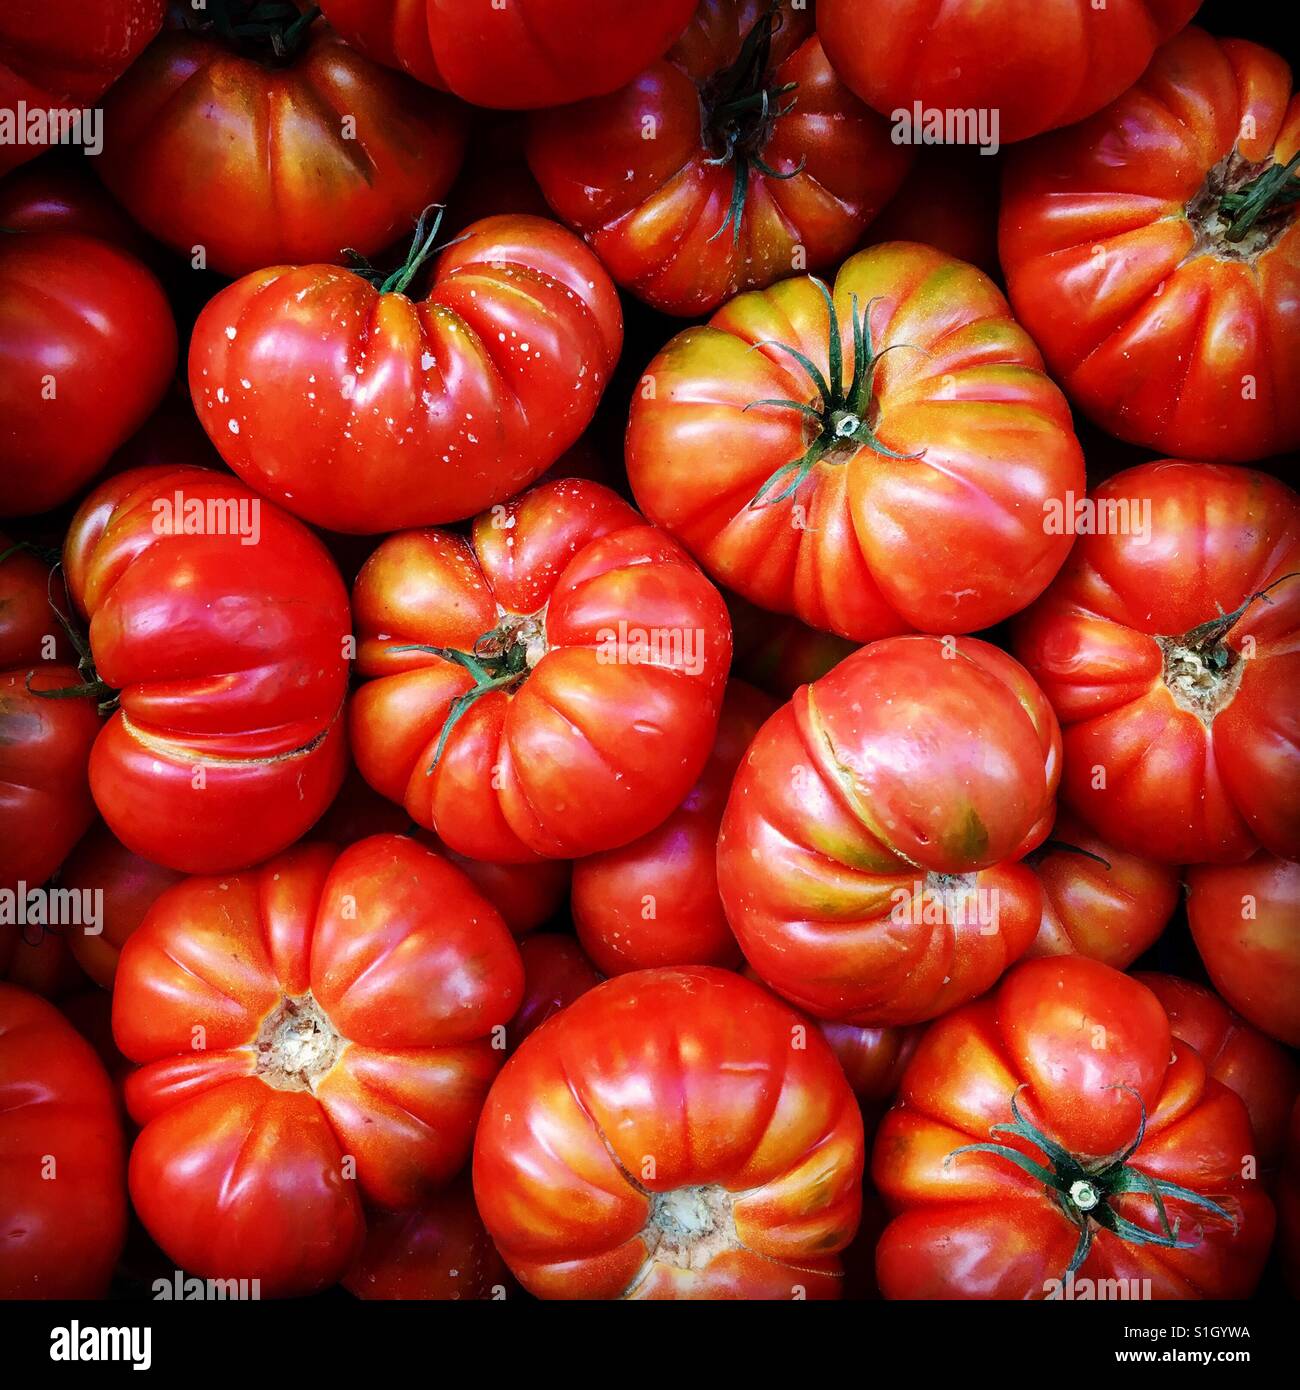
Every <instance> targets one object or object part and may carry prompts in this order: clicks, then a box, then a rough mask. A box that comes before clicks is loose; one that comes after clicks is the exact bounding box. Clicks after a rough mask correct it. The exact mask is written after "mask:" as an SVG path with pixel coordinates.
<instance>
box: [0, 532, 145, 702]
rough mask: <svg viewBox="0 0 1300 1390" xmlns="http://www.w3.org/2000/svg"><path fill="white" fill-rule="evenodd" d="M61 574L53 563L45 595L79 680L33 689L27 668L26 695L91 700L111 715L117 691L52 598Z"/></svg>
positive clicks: (43, 697)
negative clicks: (102, 675)
mask: <svg viewBox="0 0 1300 1390" xmlns="http://www.w3.org/2000/svg"><path fill="white" fill-rule="evenodd" d="M21 548H22V547H21V546H14V547H12V549H10V550H6V551H5V553H4V555H0V561H3V560H4V559H5V557H6V556H8V555H10V554H12V553H13V550H17V549H21ZM62 574H63V567H62V566H61V565H59V564H58V563H56V564H55V565H54V566H53V567H52V568H51V570H50V578H49V583H48V585H47V587H46V597H47V598H48V599H49V601H50V608H51V609H52V610H53V612H54V616H55V617H56V618H57V619H58V620H59V626H60V627H62V629H63V631H64V633H65V634H66V636H67V639H68V641H69V642H70V643H71V645H72V649H73V651H75V652H76V653H77V672H78V674H79V675H80V676H81V681H80V683H79V684H77V685H64V686H60V687H59V688H58V689H56V690H34V689H33V688H32V677H33V676H34V675H35V674H36V672H35V670H31V671H28V673H27V679H26V680H25V681H24V685H25V686H26V688H27V693H28V694H29V695H35V696H36V697H37V698H38V699H41V700H83V699H87V698H89V699H93V700H94V701H95V703H96V706H97V708H98V710H99V712H100V714H112V713H113V711H114V710H115V709H116V708H117V705H118V700H119V698H120V696H121V692H120V691H118V690H115V689H114V688H113V687H112V686H111V685H109V684H108V682H107V681H105V680H102V679H101V678H100V675H99V672H98V671H96V670H95V658H94V655H93V653H92V652H91V650H90V641H89V639H88V638H87V637H85V636H84V635H83V634H82V632H81V631H80V629H79V628H78V627H77V625H76V623H74V622H73V621H72V619H71V618H69V617H68V615H67V614H66V613H65V612H64V611H63V609H62V608H60V607H59V605H58V603H57V602H56V601H55V598H54V593H53V587H54V581H55V578H56V577H57V576H61V575H62ZM64 596H65V598H66V597H67V596H68V594H67V582H66V580H65V581H64Z"/></svg>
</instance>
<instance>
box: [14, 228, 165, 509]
mask: <svg viewBox="0 0 1300 1390" xmlns="http://www.w3.org/2000/svg"><path fill="white" fill-rule="evenodd" d="M175 367H176V325H175V323H174V322H173V321H172V315H171V310H170V308H169V307H168V305H167V301H166V299H165V298H164V297H163V292H162V289H161V287H160V286H159V284H158V282H157V281H156V280H155V279H154V277H153V276H152V275H151V274H150V273H149V271H148V270H146V269H145V267H144V266H143V265H142V264H141V263H140V262H139V261H137V260H136V259H135V257H134V256H131V255H129V254H128V253H127V252H125V251H123V250H119V249H118V248H116V247H114V246H110V245H108V243H106V242H102V241H95V240H93V239H92V238H90V237H86V236H78V235H75V234H71V233H56V232H32V233H28V234H23V235H21V236H18V235H15V236H0V421H2V422H3V423H0V516H15V515H16V516H24V515H29V514H31V513H34V512H42V511H46V510H48V509H49V508H51V507H56V506H58V504H59V503H60V502H66V501H67V500H68V498H69V497H71V496H72V495H73V494H74V493H76V492H78V491H79V490H80V489H81V488H82V486H83V485H84V484H86V483H88V482H89V481H90V479H91V478H93V477H94V475H95V474H96V473H97V472H99V470H100V469H101V468H102V467H103V466H104V464H105V463H106V462H107V461H108V457H109V455H110V454H111V453H112V452H113V450H114V449H116V448H117V447H118V445H119V444H122V443H123V442H124V441H125V440H126V439H127V438H128V437H129V436H130V435H131V434H132V433H133V432H134V431H135V430H136V429H138V428H139V426H140V425H142V424H143V423H144V421H145V420H146V419H147V418H148V416H149V414H150V412H151V411H152V410H153V408H154V407H155V406H156V405H157V404H158V402H159V401H160V400H161V399H162V396H163V392H164V391H165V390H166V389H167V384H168V382H169V381H170V380H171V377H172V373H173V371H174V370H175Z"/></svg>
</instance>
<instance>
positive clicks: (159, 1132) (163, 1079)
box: [113, 835, 523, 1296]
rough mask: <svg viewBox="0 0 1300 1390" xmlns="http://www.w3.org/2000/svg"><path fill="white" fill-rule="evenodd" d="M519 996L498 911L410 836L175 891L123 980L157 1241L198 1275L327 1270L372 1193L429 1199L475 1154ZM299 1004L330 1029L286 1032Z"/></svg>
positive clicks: (119, 1023)
mask: <svg viewBox="0 0 1300 1390" xmlns="http://www.w3.org/2000/svg"><path fill="white" fill-rule="evenodd" d="M349 904H351V906H349ZM522 988H523V969H522V967H521V965H520V961H519V953H518V951H517V950H516V949H515V946H514V943H513V941H512V939H511V937H510V934H509V932H508V931H507V930H506V928H505V924H504V923H503V922H502V921H501V918H500V917H499V915H498V914H497V913H496V912H495V910H494V909H493V908H492V907H491V906H490V905H489V904H488V903H487V902H486V901H485V900H484V899H483V898H482V897H481V896H480V895H479V894H478V893H477V892H476V891H475V890H474V888H473V887H472V885H471V884H470V883H469V881H468V880H467V879H466V878H465V877H464V875H462V874H461V873H460V872H459V871H458V870H457V869H455V868H453V867H452V866H451V865H450V864H448V863H447V862H446V861H445V860H443V859H441V858H440V857H439V856H438V855H435V854H433V853H432V852H431V851H429V850H427V849H424V848H423V847H422V846H420V845H416V844H414V843H413V842H412V841H410V840H408V839H406V838H405V837H403V836H400V835H380V836H375V837H373V838H371V839H369V840H363V841H361V842H360V843H359V844H356V845H353V846H351V847H350V848H348V849H345V850H343V851H342V852H340V851H338V850H337V849H336V848H335V847H334V846H328V845H301V846H298V847H297V848H295V849H293V850H291V851H290V852H289V853H288V854H285V855H283V856H281V857H279V858H277V859H274V860H272V861H270V862H269V863H268V864H266V865H263V866H262V867H261V868H260V869H256V870H252V871H250V872H248V873H246V874H240V875H228V876H225V877H221V878H194V879H188V880H186V881H185V882H183V883H181V884H179V885H177V886H176V887H174V888H172V889H169V890H168V891H167V892H166V893H165V894H164V895H163V896H162V897H161V898H160V899H159V900H158V901H157V902H156V903H155V904H154V906H153V908H152V909H151V910H150V912H149V914H148V915H147V917H146V918H145V921H144V922H143V924H142V925H141V926H140V928H139V929H138V930H137V931H136V932H135V933H134V935H132V936H131V938H130V939H129V940H128V941H127V943H126V945H125V947H124V948H123V950H122V958H121V962H120V964H119V967H118V973H117V980H116V983H115V986H114V993H113V1031H114V1035H115V1037H116V1039H117V1044H118V1046H119V1047H120V1048H121V1049H122V1051H123V1052H124V1053H125V1054H126V1055H127V1056H128V1057H130V1058H131V1059H132V1060H133V1061H135V1062H137V1063H141V1064H142V1065H141V1066H140V1068H139V1070H138V1071H136V1072H135V1073H134V1074H133V1075H132V1076H131V1077H130V1079H129V1080H128V1082H127V1090H126V1095H127V1104H128V1107H129V1108H130V1111H131V1115H132V1117H133V1118H134V1119H135V1120H136V1122H137V1123H139V1124H140V1125H141V1126H142V1131H141V1134H140V1137H139V1139H138V1140H137V1141H136V1145H135V1148H134V1150H133V1152H132V1155H131V1175H130V1176H131V1194H132V1201H133V1202H134V1204H135V1207H136V1210H137V1211H138V1212H139V1214H140V1217H141V1219H142V1220H143V1221H144V1223H145V1225H146V1227H147V1228H148V1229H149V1232H150V1234H151V1235H152V1236H153V1237H154V1239H155V1240H156V1241H157V1242H158V1243H159V1244H160V1245H161V1246H162V1247H163V1249H164V1250H165V1251H166V1252H167V1254H168V1255H169V1256H171V1257H172V1258H174V1259H175V1260H176V1261H177V1262H178V1263H179V1264H180V1265H181V1267H182V1268H184V1269H186V1270H189V1271H190V1272H192V1273H194V1274H198V1275H200V1276H204V1277H213V1278H236V1277H238V1278H250V1279H251V1278H259V1279H261V1280H262V1292H263V1293H264V1294H265V1295H268V1296H273V1295H278V1294H288V1293H302V1292H306V1291H308V1290H311V1289H315V1288H322V1287H324V1286H325V1285H327V1284H330V1283H333V1282H334V1281H335V1280H336V1279H337V1278H339V1277H340V1276H341V1275H342V1274H343V1272H344V1271H345V1270H346V1269H347V1267H348V1266H349V1264H350V1263H351V1262H352V1259H353V1257H354V1255H355V1254H356V1247H357V1245H358V1243H359V1241H360V1238H361V1235H362V1232H363V1227H364V1222H363V1217H362V1211H361V1200H362V1198H363V1197H364V1198H365V1199H366V1200H367V1201H368V1202H372V1203H375V1204H378V1205H380V1206H384V1207H402V1206H411V1205H414V1204H416V1203H418V1202H419V1201H421V1200H422V1198H423V1197H424V1196H425V1195H426V1194H427V1193H428V1192H430V1191H433V1190H435V1189H436V1188H437V1187H439V1186H441V1185H443V1184H445V1183H446V1182H447V1181H448V1180H449V1179H450V1178H452V1177H453V1176H454V1175H455V1173H456V1172H457V1171H458V1169H459V1168H460V1167H461V1165H462V1164H463V1163H464V1161H465V1159H466V1157H467V1156H468V1154H469V1148H470V1141H471V1137H472V1134H473V1129H474V1124H475V1121H476V1119H477V1117H478V1112H479V1108H480V1106H481V1105H482V1102H483V1097H484V1096H485V1095H486V1093H487V1088H488V1083H489V1082H490V1080H491V1078H492V1076H493V1075H494V1074H495V1072H496V1070H497V1068H498V1066H499V1065H500V1056H501V1054H500V1052H499V1051H498V1050H497V1049H496V1048H495V1047H494V1046H493V1045H492V1042H491V1041H490V1037H491V1034H492V1031H493V1029H494V1028H496V1027H499V1026H501V1025H503V1024H505V1023H506V1022H507V1021H508V1020H509V1018H510V1016H511V1015H512V1014H513V1013H514V1010H515V1008H516V1006H517V1004H518V1002H519V999H520V995H521V992H522ZM286 1001H294V1007H295V1008H296V1009H297V1010H298V1011H299V1016H301V1014H302V1011H303V1010H306V1011H307V1017H308V1018H309V1019H312V1018H313V1017H314V1027H315V1030H316V1032H315V1034H314V1036H311V1037H307V1038H305V1039H303V1038H301V1037H300V1038H299V1040H298V1042H297V1043H295V1042H294V1039H293V1038H292V1036H290V1037H288V1038H285V1037H284V1036H283V1035H282V1033H281V1032H279V1031H277V1029H276V1027H275V1025H276V1023H277V1020H282V1019H283V1018H284V1015H283V1013H282V1012H281V1011H282V1010H283V1009H284V1007H285V1003H286ZM313 1010H314V1011H315V1013H314V1016H313V1013H312V1011H313ZM290 1012H292V1010H291V1011H290ZM195 1028H201V1029H202V1030H203V1036H204V1038H205V1040H206V1044H207V1046H206V1049H205V1050H204V1051H201V1052H195V1051H194V1050H193V1048H192V1043H191V1037H192V1033H193V1030H194V1029H195ZM326 1037H329V1038H330V1039H331V1047H332V1049H334V1050H331V1049H326V1048H323V1047H318V1046H317V1043H318V1041H319V1040H321V1039H323V1038H326ZM259 1049H260V1050H259ZM309 1087H310V1089H309ZM349 1157H350V1158H351V1159H352V1160H353V1161H354V1164H355V1168H354V1176H355V1180H352V1176H351V1175H350V1174H349V1171H348V1169H349V1165H348V1163H347V1162H346V1161H345V1160H346V1159H347V1158H349ZM236 1174H238V1178H239V1180H238V1181H237V1182H236V1181H235V1178H236Z"/></svg>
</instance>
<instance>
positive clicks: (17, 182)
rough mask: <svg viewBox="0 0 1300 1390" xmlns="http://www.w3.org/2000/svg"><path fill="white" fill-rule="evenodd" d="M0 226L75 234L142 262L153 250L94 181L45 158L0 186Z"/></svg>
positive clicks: (88, 176) (22, 230) (73, 167)
mask: <svg viewBox="0 0 1300 1390" xmlns="http://www.w3.org/2000/svg"><path fill="white" fill-rule="evenodd" d="M0 227H5V228H7V229H8V230H9V231H11V232H76V233H79V234H80V235H82V236H88V237H93V238H94V239H95V240H96V241H106V242H108V243H109V245H111V246H117V247H120V248H121V249H122V250H124V251H129V252H130V253H131V254H132V255H133V256H135V257H137V259H139V260H142V261H146V262H147V261H148V259H149V256H150V253H151V249H156V248H151V244H150V242H149V240H148V238H147V237H145V236H144V235H142V234H141V232H140V229H139V228H138V227H137V226H136V225H135V223H133V222H132V221H131V219H130V218H129V217H128V216H127V215H126V213H124V212H123V211H122V209H121V208H120V207H118V205H117V204H116V203H115V202H114V201H113V200H112V198H110V197H109V196H108V194H107V193H106V192H105V191H104V189H103V188H102V187H101V186H100V184H99V182H98V181H97V180H96V179H94V178H92V177H90V175H88V174H84V173H82V172H81V171H80V170H79V169H77V167H76V166H75V165H68V164H60V163H57V162H51V161H49V160H45V159H42V160H41V161H40V163H39V164H35V165H32V166H31V167H30V168H26V169H24V170H23V171H22V172H21V173H17V174H14V175H12V177H10V178H7V179H5V180H4V182H3V183H0ZM151 268H152V267H151Z"/></svg>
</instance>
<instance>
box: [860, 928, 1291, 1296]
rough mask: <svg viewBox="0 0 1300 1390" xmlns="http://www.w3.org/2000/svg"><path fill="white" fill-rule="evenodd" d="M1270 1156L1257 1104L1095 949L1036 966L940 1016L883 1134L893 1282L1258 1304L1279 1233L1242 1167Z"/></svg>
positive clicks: (919, 1292)
mask: <svg viewBox="0 0 1300 1390" xmlns="http://www.w3.org/2000/svg"><path fill="white" fill-rule="evenodd" d="M1013 1107H1014V1109H1013ZM1017 1112H1018V1115H1019V1117H1020V1118H1019V1119H1017V1118H1016V1115H1017ZM1012 1125H1014V1126H1016V1128H1015V1129H1007V1128H1002V1129H998V1130H997V1131H996V1132H995V1131H994V1126H1003V1127H1005V1126H1012ZM971 1146H975V1147H974V1148H972V1147H971ZM1255 1152H1256V1149H1255V1140H1254V1136H1253V1135H1252V1133H1251V1127H1250V1118H1249V1116H1248V1115H1247V1112H1246V1107H1245V1106H1244V1105H1243V1104H1242V1102H1241V1101H1240V1099H1238V1097H1237V1096H1236V1095H1234V1094H1233V1092H1232V1091H1231V1090H1229V1089H1228V1087H1226V1086H1224V1085H1222V1084H1221V1083H1220V1082H1218V1081H1216V1080H1215V1079H1214V1078H1213V1077H1212V1076H1211V1075H1210V1074H1209V1073H1208V1072H1207V1069H1206V1064H1205V1063H1204V1062H1203V1061H1202V1059H1201V1057H1200V1056H1199V1055H1198V1054H1197V1052H1196V1050H1195V1048H1193V1047H1191V1046H1189V1045H1187V1044H1186V1043H1184V1042H1181V1041H1179V1040H1178V1039H1177V1038H1176V1037H1174V1036H1173V1035H1172V1034H1171V1031H1170V1024H1169V1019H1168V1017H1167V1016H1166V1014H1165V1010H1164V1008H1163V1007H1162V1005H1161V1003H1160V1001H1159V1000H1158V999H1157V998H1156V996H1155V995H1154V994H1152V992H1151V991H1150V990H1149V989H1147V988H1146V986H1145V985H1142V984H1140V983H1139V982H1138V981H1136V980H1134V979H1131V978H1130V977H1128V976H1126V975H1122V974H1120V972H1119V971H1117V970H1113V969H1111V967H1110V966H1107V965H1102V964H1101V963H1100V962H1098V961H1093V960H1088V959H1087V958H1085V957H1082V956H1069V957H1061V958H1059V959H1053V960H1034V961H1026V962H1024V963H1022V964H1021V965H1019V966H1017V967H1016V968H1015V969H1014V970H1012V971H1011V972H1010V973H1009V974H1008V976H1007V978H1006V979H1005V980H1004V981H1003V982H1002V984H1001V985H1000V986H999V987H998V989H997V990H996V992H994V993H993V994H992V995H990V996H989V997H988V998H986V999H982V1000H980V1001H978V1002H977V1003H974V1004H968V1005H966V1006H965V1007H963V1008H961V1009H957V1010H955V1011H954V1012H953V1013H950V1014H948V1015H947V1016H946V1017H944V1018H942V1019H940V1020H939V1021H938V1022H937V1023H935V1024H933V1025H932V1026H931V1028H930V1030H929V1031H928V1032H927V1033H926V1035H925V1037H924V1038H923V1039H922V1040H921V1044H920V1046H919V1047H918V1048H917V1051H916V1053H915V1055H914V1056H913V1058H912V1061H911V1063H910V1064H909V1066H908V1069H907V1072H906V1074H905V1075H904V1077H903V1084H902V1091H901V1093H900V1096H899V1102H898V1104H897V1105H896V1106H895V1108H894V1109H893V1110H891V1111H890V1113H889V1114H888V1115H887V1116H886V1117H885V1120H884V1122H883V1123H882V1125H881V1127H880V1130H879V1132H878V1133H877V1136H876V1142H875V1149H874V1154H873V1159H872V1176H873V1178H874V1181H875V1183H876V1186H877V1187H878V1188H879V1189H880V1192H881V1194H882V1195H883V1196H884V1198H885V1201H886V1204H887V1205H888V1206H889V1208H890V1210H891V1211H892V1212H893V1214H894V1219H893V1221H892V1222H891V1223H890V1225H889V1226H888V1227H887V1228H886V1230H885V1233H884V1235H883V1236H882V1238H881V1241H880V1245H879V1246H878V1247H877V1251H876V1269H877V1273H878V1274H879V1277H880V1286H881V1289H882V1291H883V1292H884V1294H885V1296H886V1297H887V1298H904V1299H917V1298H938V1299H944V1298H986V1299H987V1298H996V1299H1044V1298H1063V1297H1064V1298H1079V1297H1115V1296H1120V1295H1117V1294H1114V1293H1110V1294H1105V1293H1097V1292H1096V1289H1097V1286H1098V1283H1097V1281H1100V1280H1114V1279H1121V1280H1124V1281H1136V1282H1133V1283H1129V1282H1126V1283H1125V1284H1124V1285H1123V1286H1122V1287H1123V1288H1124V1289H1125V1290H1126V1291H1127V1296H1128V1297H1130V1298H1153V1299H1169V1298H1175V1299H1185V1298H1244V1297H1246V1296H1248V1295H1249V1294H1250V1293H1251V1292H1252V1291H1253V1289H1254V1287H1255V1284H1256V1282H1257V1280H1258V1279H1259V1275H1260V1272H1261V1270H1262V1269H1263V1266H1264V1261H1265V1259H1266V1257H1267V1255H1268V1249H1269V1244H1270V1242H1271V1240H1272V1236H1273V1207H1272V1203H1271V1202H1270V1201H1269V1199H1268V1197H1267V1196H1266V1195H1265V1194H1264V1192H1263V1191H1262V1190H1261V1187H1260V1184H1259V1183H1258V1182H1257V1181H1255V1180H1254V1179H1253V1178H1247V1177H1243V1172H1244V1171H1246V1170H1247V1168H1248V1165H1247V1164H1246V1159H1247V1158H1248V1156H1250V1155H1252V1154H1254V1153H1255ZM1020 1160H1024V1161H1026V1162H1028V1163H1030V1164H1032V1165H1034V1170H1033V1171H1030V1170H1027V1169H1026V1168H1025V1167H1024V1166H1023V1165H1022V1163H1021V1161H1020ZM1157 1183H1158V1184H1161V1186H1160V1187H1158V1188H1156V1189H1155V1190H1153V1185H1154V1184H1157ZM1157 1198H1158V1200H1159V1203H1160V1205H1161V1206H1163V1209H1164V1215H1165V1219H1166V1220H1167V1222H1168V1227H1167V1228H1166V1226H1165V1225H1164V1223H1163V1222H1162V1220H1161V1217H1160V1210H1159V1207H1158V1205H1157ZM1206 1203H1210V1204H1212V1205H1206ZM1175 1222H1176V1223H1177V1226H1176V1229H1177V1231H1178V1236H1177V1237H1176V1238H1175V1237H1173V1235H1172V1231H1173V1230H1174V1229H1175ZM1124 1223H1128V1224H1127V1225H1125V1224H1124ZM1167 1232H1168V1233H1167ZM1076 1261H1077V1263H1074V1269H1073V1274H1072V1275H1069V1274H1068V1271H1069V1270H1070V1268H1071V1265H1072V1262H1076ZM1079 1281H1087V1284H1086V1286H1085V1285H1084V1284H1082V1283H1080V1282H1079ZM1071 1283H1073V1287H1070V1285H1071ZM1110 1287H1112V1288H1114V1287H1115V1286H1113V1285H1112V1286H1110Z"/></svg>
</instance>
